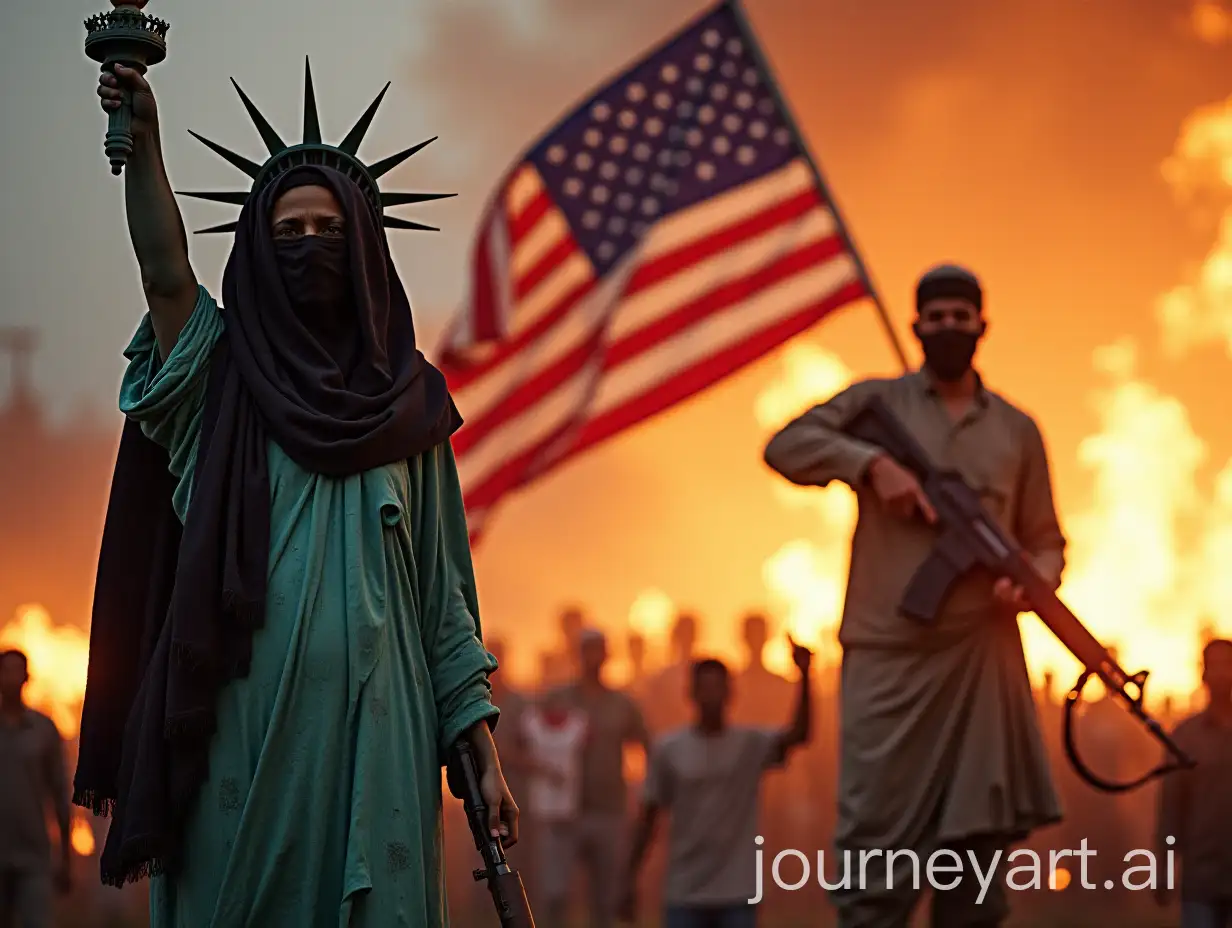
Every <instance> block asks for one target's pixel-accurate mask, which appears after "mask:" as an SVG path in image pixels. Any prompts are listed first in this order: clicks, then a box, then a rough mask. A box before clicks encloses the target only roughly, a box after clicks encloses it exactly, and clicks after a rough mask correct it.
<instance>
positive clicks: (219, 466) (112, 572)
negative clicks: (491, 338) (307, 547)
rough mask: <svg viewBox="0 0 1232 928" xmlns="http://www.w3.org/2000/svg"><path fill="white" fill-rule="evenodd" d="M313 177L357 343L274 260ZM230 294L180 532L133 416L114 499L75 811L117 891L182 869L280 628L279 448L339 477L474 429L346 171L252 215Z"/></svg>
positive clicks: (255, 208)
mask: <svg viewBox="0 0 1232 928" xmlns="http://www.w3.org/2000/svg"><path fill="white" fill-rule="evenodd" d="M307 184H311V185H315V186H323V187H326V188H328V189H330V190H331V191H332V192H333V193H334V195H335V197H336V198H337V201H338V203H339V204H340V205H341V206H342V208H343V213H344V215H345V217H346V225H345V237H346V243H347V261H348V268H349V279H350V283H351V287H350V289H351V296H352V301H351V302H352V305H351V307H350V311H351V312H352V313H353V316H354V321H355V326H354V327H344V328H345V331H344V332H342V333H339V332H338V330H337V328H336V327H335V331H334V332H333V333H332V334H331V333H330V332H326V331H323V330H322V329H321V328H320V327H318V326H314V325H313V324H312V320H311V319H309V318H301V316H300V314H298V313H297V312H296V307H295V306H293V305H292V303H291V301H290V300H289V299H288V297H287V293H286V290H285V288H284V286H283V282H282V277H281V273H280V271H279V269H278V264H277V261H276V256H275V244H274V240H273V237H272V235H271V232H270V218H271V215H272V211H273V206H274V203H275V201H276V200H277V199H278V197H279V196H281V195H282V194H283V193H285V192H286V191H287V190H289V189H291V188H293V187H296V186H302V185H307ZM223 301H224V306H223V309H222V310H221V312H222V316H223V323H224V334H223V336H222V337H221V338H220V340H219V342H218V344H217V346H216V347H215V349H214V352H213V354H212V356H211V360H210V371H209V381H208V385H207V388H206V399H205V409H204V413H203V422H202V434H201V443H200V446H199V449H198V452H197V461H196V469H195V471H194V473H193V482H192V487H193V490H192V499H191V503H190V505H189V508H188V511H187V513H186V516H185V519H184V524H183V526H182V527H181V525H180V522H179V519H178V518H177V517H176V514H175V512H174V510H173V508H172V503H171V500H172V493H173V492H174V490H175V486H176V481H175V478H174V477H172V475H171V473H170V472H169V470H168V464H169V457H168V454H167V452H166V451H165V450H164V449H163V448H162V447H160V446H158V445H156V444H155V443H154V442H153V441H151V440H150V439H149V438H147V437H146V436H145V434H144V433H143V432H142V431H141V427H140V425H139V424H138V423H136V422H134V421H132V420H128V421H126V422H125V426H124V431H123V433H122V436H121V441H120V449H119V453H118V455H117V458H116V467H115V474H114V477H113V480H112V486H111V495H110V499H109V501H108V507H107V517H106V521H105V523H104V529H103V540H102V547H101V550H100V553H99V564H98V575H97V581H96V584H95V592H94V608H93V616H92V622H91V628H90V663H89V671H88V676H87V682H86V694H85V702H84V706H83V709H82V720H81V734H80V741H79V749H78V762H77V773H76V777H75V779H74V790H73V801H74V802H75V803H76V804H78V805H81V806H85V807H87V808H90V809H92V810H93V811H94V812H95V814H98V815H109V816H110V817H111V826H110V828H109V831H108V834H107V841H106V843H105V845H104V848H103V852H102V858H101V876H102V880H103V882H104V883H107V884H111V885H115V886H122V885H124V884H125V883H127V882H129V881H132V880H137V879H140V878H142V877H144V876H148V875H151V874H154V873H159V872H171V873H174V872H175V870H176V869H177V868H178V866H179V864H180V860H181V852H182V847H181V845H182V841H183V832H184V826H185V824H186V821H187V818H188V815H189V814H190V812H191V811H192V809H193V808H194V805H195V800H196V797H197V794H198V793H199V791H200V787H201V785H202V783H203V782H204V781H205V779H206V778H207V777H208V773H209V771H208V761H209V750H210V742H211V740H212V737H213V734H214V731H215V726H216V703H217V699H218V695H219V692H220V691H221V689H222V687H224V686H225V685H226V684H227V683H228V682H229V681H231V680H234V679H236V678H238V677H243V676H246V675H247V673H248V670H249V663H250V659H251V654H252V636H253V634H254V632H256V631H257V630H258V629H259V628H260V627H261V624H262V622H263V620H264V615H265V597H266V587H267V573H268V560H269V543H270V520H269V516H270V481H269V471H268V463H267V460H266V448H267V442H268V441H270V440H273V441H275V442H277V443H278V445H279V447H280V448H281V449H282V450H283V451H284V452H285V453H286V454H287V455H288V456H289V457H290V458H291V459H292V460H294V461H295V462H296V463H297V464H299V465H300V466H301V467H303V468H305V469H306V470H309V471H311V472H313V473H318V474H323V475H327V476H332V477H342V476H348V475H351V474H357V473H362V472H363V471H367V470H371V469H373V468H376V467H380V466H383V465H387V464H392V463H395V462H397V461H399V460H405V459H408V458H413V457H415V456H417V455H419V454H422V453H423V452H425V451H427V450H429V449H431V448H433V447H435V446H437V445H439V444H440V443H441V442H444V441H447V440H448V439H449V437H450V435H452V434H453V432H454V431H456V430H457V428H458V427H459V426H460V425H461V417H460V416H459V415H458V412H457V409H456V408H455V407H454V404H453V401H452V399H451V397H450V395H449V391H448V388H447V386H446V384H445V378H444V376H443V375H442V374H441V372H440V371H439V370H437V369H436V368H435V367H433V366H432V365H431V364H429V363H428V361H427V360H426V359H425V358H424V356H423V355H422V353H420V351H419V350H418V349H417V348H416V344H415V330H414V326H413V323H412V320H411V308H410V303H409V301H408V299H407V296H406V293H405V291H404V290H403V287H402V284H401V282H400V281H399V279H398V276H397V272H396V271H395V269H394V265H393V261H392V259H391V257H390V253H389V246H388V242H387V241H386V239H385V235H384V231H383V229H382V228H381V224H380V221H379V217H377V216H376V214H375V212H374V211H373V210H372V209H371V208H370V207H369V206H368V204H367V201H366V200H365V199H364V197H363V194H362V192H361V191H360V189H359V188H358V187H357V186H356V185H355V184H354V183H353V182H352V181H351V180H349V179H348V178H346V177H345V176H343V175H342V174H340V173H338V172H336V171H333V170H331V169H329V168H325V167H315V166H314V167H304V168H297V169H295V170H293V171H291V172H289V173H288V174H287V175H284V176H283V177H282V178H280V179H279V180H278V181H277V182H275V183H274V184H271V185H270V186H269V187H268V188H266V190H265V191H263V192H262V194H261V195H260V196H258V197H254V198H252V199H251V200H250V201H249V203H248V204H246V205H245V207H244V210H243V212H242V213H241V215H240V222H239V226H238V228H237V230H236V238H235V247H234V248H233V250H232V253H231V257H230V259H229V261H228V263H227V268H226V271H225V274H224V277H223ZM337 338H344V339H345V341H346V344H345V345H342V346H339V345H333V344H331V343H330V341H331V339H337ZM343 357H345V358H347V359H348V360H347V361H346V362H345V363H340V361H339V359H340V358H343Z"/></svg>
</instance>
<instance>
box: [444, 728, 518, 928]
mask: <svg viewBox="0 0 1232 928" xmlns="http://www.w3.org/2000/svg"><path fill="white" fill-rule="evenodd" d="M452 753H453V756H452V757H451V758H450V763H449V767H448V770H447V774H446V777H447V781H448V783H449V791H450V792H451V793H453V795H454V796H455V797H456V798H458V799H461V800H462V805H463V807H464V808H465V810H466V821H467V824H468V825H470V829H471V835H472V837H474V839H475V848H476V849H477V850H478V851H479V855H480V857H482V858H483V866H482V867H479V868H477V869H476V870H474V871H473V876H474V878H475V882H476V883H479V882H482V881H485V880H486V881H487V884H488V891H489V892H490V893H491V894H492V901H493V903H495V905H496V915H497V917H498V918H499V919H500V924H501V928H535V918H534V916H533V915H531V911H530V903H529V902H527V900H526V889H525V888H524V887H523V886H522V877H521V875H520V874H519V873H518V871H517V870H514V869H513V868H512V867H510V866H509V862H508V861H507V860H506V859H505V849H504V846H503V844H502V843H501V839H500V838H498V837H494V836H493V835H491V834H490V833H489V828H488V804H487V802H486V801H485V800H484V798H483V792H482V791H481V790H480V788H479V767H478V765H477V764H476V762H475V751H474V748H472V747H471V745H470V742H468V741H467V740H466V738H465V737H462V738H459V739H458V741H457V742H456V743H455V744H454V747H453V752H452Z"/></svg>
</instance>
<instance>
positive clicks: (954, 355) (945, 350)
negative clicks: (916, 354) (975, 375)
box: [916, 329, 980, 383]
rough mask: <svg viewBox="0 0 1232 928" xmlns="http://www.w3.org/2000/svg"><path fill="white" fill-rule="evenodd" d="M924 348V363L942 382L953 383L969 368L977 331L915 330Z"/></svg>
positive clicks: (978, 337)
mask: <svg viewBox="0 0 1232 928" xmlns="http://www.w3.org/2000/svg"><path fill="white" fill-rule="evenodd" d="M916 336H917V337H918V338H919V339H920V345H921V347H922V348H923V349H924V363H925V364H927V365H928V369H929V370H930V371H932V373H933V374H934V375H935V376H936V378H937V379H938V380H940V381H942V382H944V383H954V382H955V381H957V380H961V379H962V376H963V375H964V374H965V373H967V371H968V370H970V368H971V359H972V358H974V357H975V346H976V345H977V344H978V343H979V340H980V333H979V332H967V331H963V330H962V329H938V330H937V331H936V332H924V333H920V332H919V331H917V332H916Z"/></svg>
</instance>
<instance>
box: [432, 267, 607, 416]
mask: <svg viewBox="0 0 1232 928" xmlns="http://www.w3.org/2000/svg"><path fill="white" fill-rule="evenodd" d="M595 284H596V280H595V278H593V277H588V278H586V279H585V280H583V281H581V282H580V283H579V284H577V286H575V287H574V288H573V289H572V290H570V291H569V292H568V293H566V294H565V295H564V296H563V297H561V298H560V299H559V300H557V301H556V304H555V305H554V306H553V307H552V308H551V309H550V310H548V311H547V312H546V313H544V314H543V315H542V316H540V317H539V318H538V319H536V320H535V322H534V323H533V324H532V325H530V326H528V327H527V328H526V329H524V330H523V331H521V332H519V333H518V334H517V335H515V336H514V337H513V338H510V339H509V340H507V341H505V342H502V343H500V344H499V345H497V346H496V349H495V350H494V351H493V352H492V354H491V355H490V356H488V357H485V358H484V360H483V361H481V362H478V363H471V364H468V363H466V362H465V361H462V360H459V359H458V358H456V357H454V356H446V357H443V358H442V359H441V363H440V367H441V371H442V373H444V375H445V379H446V380H447V381H448V382H449V389H450V391H451V392H453V393H457V392H459V391H461V390H463V389H465V388H466V387H468V386H470V385H471V384H472V383H474V382H475V381H477V380H479V379H480V378H481V377H483V376H485V375H486V374H488V373H490V372H491V370H492V369H493V368H494V367H496V366H497V365H498V364H500V363H502V362H503V361H506V360H508V359H509V358H511V357H513V356H514V355H515V354H518V353H520V352H521V351H522V350H524V349H525V348H526V346H527V345H529V344H531V343H532V342H534V341H538V340H539V339H540V338H542V337H543V336H544V335H546V334H547V332H548V331H549V330H550V329H552V328H553V327H554V326H555V325H556V323H558V322H559V321H560V320H561V319H562V318H564V317H565V316H567V315H568V314H569V311H570V310H572V309H573V307H574V306H575V305H577V302H578V301H579V300H581V299H582V298H583V297H585V296H586V295H587V294H588V293H590V291H591V290H592V289H594V286H595Z"/></svg>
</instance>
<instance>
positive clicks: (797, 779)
mask: <svg viewBox="0 0 1232 928" xmlns="http://www.w3.org/2000/svg"><path fill="white" fill-rule="evenodd" d="M740 632H741V638H742V640H743V643H744V648H745V655H746V656H745V665H744V667H743V668H742V669H741V671H740V673H739V674H738V675H736V679H735V683H734V687H733V691H732V693H731V695H730V699H731V721H732V723H733V724H735V725H746V726H761V727H764V726H766V725H770V724H776V723H781V721H782V720H783V719H784V718H786V717H787V713H788V712H790V711H791V706H792V703H793V695H794V691H795V689H796V687H794V686H792V684H791V683H790V682H789V681H788V680H787V678H786V677H781V676H779V675H778V674H777V673H775V672H774V671H773V670H771V669H770V668H769V667H767V666H766V660H765V652H766V644H767V642H768V641H769V639H770V623H769V621H768V620H767V618H766V617H765V616H764V615H762V614H761V613H760V612H751V613H749V614H748V615H746V616H745V617H744V620H743V621H742V622H741V626H740ZM809 766H810V765H809V763H808V758H806V757H801V758H798V759H797V761H796V762H795V763H793V764H792V765H791V766H790V767H788V768H777V769H774V770H772V771H771V772H769V773H768V774H767V776H766V778H765V783H764V786H763V790H762V809H761V815H762V821H763V823H764V829H765V830H764V835H765V838H766V845H767V847H775V848H784V847H811V846H813V844H816V843H817V841H816V829H815V823H814V822H813V821H812V820H811V819H812V816H811V815H810V814H809V813H810V811H811V810H810V802H811V800H813V799H814V798H822V797H815V796H814V795H812V794H813V793H815V792H818V791H819V786H820V784H817V783H812V784H810V782H809V780H810V777H809V773H810V771H809ZM824 800H825V801H826V802H833V801H834V800H833V797H832V796H831V795H829V794H826V795H825V796H824ZM810 839H811V840H810ZM805 842H807V843H805ZM778 901H780V902H787V900H786V899H783V900H778Z"/></svg>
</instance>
